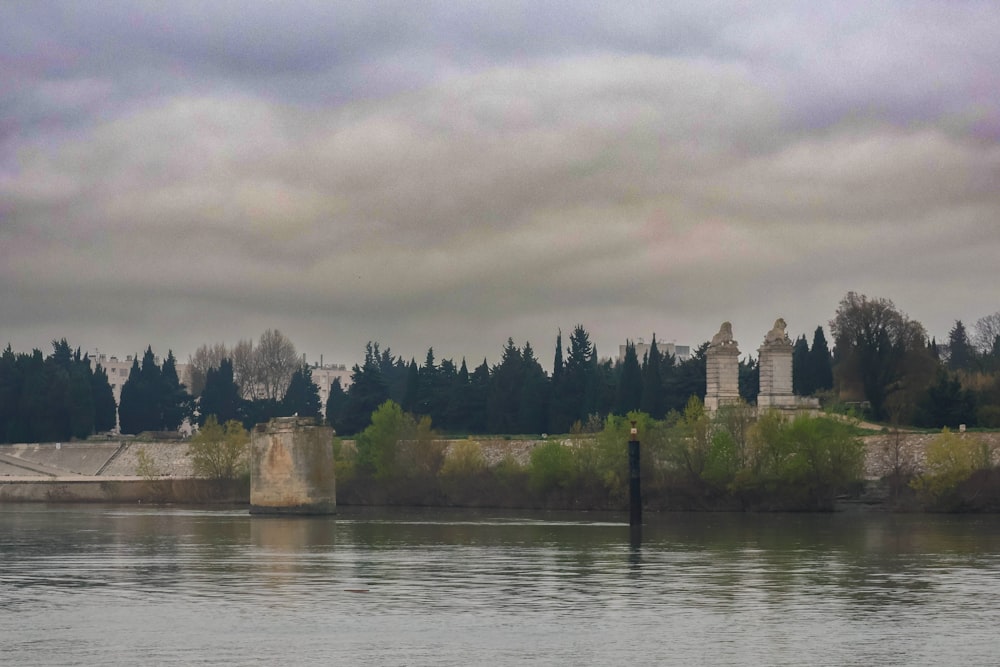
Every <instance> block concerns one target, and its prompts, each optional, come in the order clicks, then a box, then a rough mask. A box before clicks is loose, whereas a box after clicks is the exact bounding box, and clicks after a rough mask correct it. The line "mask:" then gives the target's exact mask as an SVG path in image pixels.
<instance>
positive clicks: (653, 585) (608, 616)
mask: <svg viewBox="0 0 1000 667" xmlns="http://www.w3.org/2000/svg"><path fill="white" fill-rule="evenodd" d="M624 519H625V517H623V516H620V515H603V514H597V515H594V514H541V513H534V514H525V513H509V512H508V513H470V512H467V511H441V510H436V511H409V512H401V511H394V510H370V509H369V510H364V511H361V510H357V509H345V510H344V511H343V512H342V513H341V514H340V515H338V516H337V517H331V518H298V519H278V518H262V517H254V518H251V517H250V516H248V515H247V513H246V512H245V511H239V510H234V511H211V510H196V509H178V508H147V507H122V506H45V505H0V646H2V653H0V661H2V663H3V664H4V665H19V666H20V665H70V664H81V665H115V664H120V665H134V664H213V665H215V664H241V665H246V664H261V665H298V664H341V665H477V664H485V665H491V666H497V665H516V664H527V663H530V664H551V665H583V664H591V665H697V664H714V665H802V664H815V665H931V664H940V665H951V664H955V665H995V664H1000V517H995V516H994V517H985V518H984V517H949V516H882V515H845V514H839V515H773V516H771V515H768V516H746V515H718V514H695V515H688V514H680V515H665V516H660V517H647V519H648V523H647V525H646V526H645V528H644V530H643V534H642V541H641V543H637V542H635V541H634V540H633V539H631V537H630V532H629V529H628V526H627V525H625V523H623V520H624Z"/></svg>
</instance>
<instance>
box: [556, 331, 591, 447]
mask: <svg viewBox="0 0 1000 667" xmlns="http://www.w3.org/2000/svg"><path fill="white" fill-rule="evenodd" d="M596 370H597V364H596V358H595V354H594V348H593V345H592V344H591V342H590V334H589V333H587V330H586V329H584V328H583V325H582V324H578V325H576V327H574V328H573V333H572V334H570V337H569V350H568V355H567V357H566V365H565V366H564V368H563V374H564V387H563V391H562V396H563V400H564V401H565V410H566V412H565V414H564V418H566V419H568V420H569V423H565V422H563V423H562V424H560V426H562V428H561V429H560V431H559V432H566V431H568V430H569V428H570V427H571V426H572V425H573V423H574V422H577V421H580V422H583V421H586V419H587V416H588V415H589V414H590V413H591V412H592V411H593V410H594V409H595V407H596V406H595V405H593V403H592V401H593V393H592V388H593V387H594V385H595V379H596V378H595V375H596ZM588 390H590V391H588Z"/></svg>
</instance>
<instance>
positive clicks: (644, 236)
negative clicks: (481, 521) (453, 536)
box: [0, 3, 1000, 364]
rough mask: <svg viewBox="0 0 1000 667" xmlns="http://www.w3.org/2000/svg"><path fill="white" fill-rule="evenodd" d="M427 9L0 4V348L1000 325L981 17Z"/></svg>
mask: <svg viewBox="0 0 1000 667" xmlns="http://www.w3.org/2000/svg"><path fill="white" fill-rule="evenodd" d="M422 7H423V9H422V10H421V11H417V10H416V9H415V8H416V5H414V4H412V3H398V4H394V3H388V4H383V5H377V6H367V5H359V4H357V3H345V4H343V5H337V4H331V3H315V4H314V3H292V4H290V5H289V4H285V3H280V4H275V3H250V4H246V3H235V4H227V3H212V4H210V5H204V3H190V4H188V3H168V4H164V5H153V6H151V7H149V6H136V7H128V6H123V5H120V4H118V3H109V4H103V3H88V4H86V5H80V4H78V3H68V4H62V3H24V4H20V3H11V4H7V5H5V6H4V7H3V8H0V25H3V26H4V27H3V28H0V32H2V34H0V43H2V44H5V45H6V46H4V47H2V51H3V53H2V55H0V58H2V61H0V65H2V68H0V69H2V71H4V72H5V74H4V75H0V76H2V77H3V78H2V80H0V99H2V100H4V101H3V102H0V313H2V322H3V325H2V328H0V334H3V337H4V338H6V339H7V341H10V342H11V343H12V344H13V345H14V347H15V349H21V350H23V349H27V348H30V347H33V346H38V347H43V348H44V347H45V346H47V344H48V341H49V340H51V339H52V338H54V337H62V336H66V337H68V338H69V339H70V342H71V343H72V344H74V345H81V346H83V347H85V348H91V349H92V348H94V347H100V348H101V349H102V351H108V352H114V353H121V354H125V353H131V352H135V351H137V350H139V349H141V348H143V347H145V345H147V344H152V345H153V347H154V349H156V350H157V351H165V350H166V348H172V349H174V350H175V352H176V353H178V354H179V355H180V356H182V357H184V356H186V355H187V354H188V353H190V352H193V350H194V349H195V348H196V347H197V346H198V345H200V344H201V343H210V342H214V341H226V342H230V343H232V342H235V341H236V340H237V339H239V338H245V337H255V336H257V335H258V334H259V333H260V332H261V331H263V330H264V329H265V328H269V327H278V328H280V329H282V330H283V331H284V332H285V333H287V334H288V335H289V336H290V337H291V338H292V340H293V341H294V342H295V343H296V344H297V346H298V347H299V348H300V349H301V350H303V351H306V352H308V353H309V354H310V356H311V357H312V358H315V357H317V356H318V355H319V354H320V353H323V354H324V355H325V359H326V360H328V361H342V362H344V363H349V364H350V363H353V362H355V361H356V360H357V358H358V357H359V355H360V354H361V352H362V350H363V345H364V342H365V341H367V340H369V339H376V340H381V341H382V342H383V344H384V345H391V346H392V348H393V350H394V351H396V352H398V353H400V354H403V355H405V356H406V357H409V356H415V357H417V358H421V357H422V356H423V352H424V351H425V350H426V348H427V347H428V346H431V345H433V346H434V347H435V350H436V352H437V354H438V357H439V358H440V357H442V356H443V357H454V358H456V359H460V358H461V357H463V356H464V357H467V358H468V359H469V360H470V363H472V362H475V363H478V361H480V360H481V359H482V358H483V357H487V358H488V359H489V360H490V361H491V362H492V361H495V360H496V358H497V357H498V356H499V350H500V348H501V346H502V344H503V342H504V341H505V340H506V338H507V337H508V336H512V337H514V339H515V340H516V341H517V342H519V343H521V342H523V341H525V340H530V341H531V343H532V344H533V346H534V347H535V348H536V350H538V351H539V354H540V356H542V358H543V360H548V359H550V358H551V346H552V344H553V343H554V339H555V333H556V331H557V329H558V328H559V327H561V328H563V329H564V330H566V329H569V328H571V327H572V326H573V325H574V324H576V323H577V322H580V323H583V324H584V325H585V326H586V327H587V328H588V330H590V331H591V332H592V334H593V337H594V339H595V340H596V342H597V344H598V348H599V351H601V352H602V353H603V354H608V355H611V354H613V353H614V352H616V350H617V346H618V344H619V343H622V342H624V339H625V338H626V337H628V338H637V337H639V336H644V337H647V338H648V337H649V336H650V335H651V334H652V333H653V332H654V331H655V332H656V334H657V335H658V337H659V338H661V339H666V340H676V341H677V342H679V343H690V344H692V345H696V344H698V343H699V342H701V341H703V340H706V339H708V338H709V337H711V335H712V333H714V332H715V331H716V330H717V329H718V325H719V323H720V322H721V321H722V320H731V321H732V322H733V324H734V329H735V333H736V335H737V338H738V339H739V340H740V342H741V343H742V349H743V350H744V351H745V352H750V351H752V350H753V349H754V348H756V347H757V345H758V344H759V342H760V340H761V339H762V337H763V334H764V332H765V331H767V329H768V328H769V327H770V325H771V323H772V322H773V320H774V319H775V318H776V317H778V316H779V315H780V316H782V317H784V318H785V319H786V320H787V321H788V322H789V325H790V330H791V332H793V333H800V332H801V333H809V334H811V332H812V329H813V328H814V327H815V326H817V325H820V324H825V323H826V322H827V321H828V320H829V319H830V318H831V317H832V315H833V311H834V310H835V308H836V305H837V302H838V301H839V299H840V298H841V297H842V296H843V295H844V293H846V292H847V291H848V290H856V291H861V292H865V293H868V294H869V295H872V296H883V297H888V298H892V299H893V300H894V301H895V302H896V303H897V305H898V306H900V307H901V308H902V309H903V310H905V311H907V312H908V313H909V314H910V316H911V317H913V318H915V319H918V320H920V321H922V322H924V324H925V325H926V326H927V328H928V329H929V331H930V332H931V333H932V334H934V335H937V336H938V337H939V338H940V337H943V336H945V335H946V334H947V330H948V329H949V328H950V326H951V324H952V322H953V321H954V320H955V319H963V320H965V321H966V322H967V323H971V322H972V321H974V320H975V319H976V318H978V317H980V316H982V315H985V314H988V313H991V312H994V311H996V310H997V309H998V307H1000V268H998V263H997V261H996V257H998V256H1000V215H998V213H1000V188H998V184H1000V109H998V106H1000V103H998V101H997V100H998V99H1000V97H997V95H996V92H997V91H998V90H1000V74H998V72H1000V68H998V67H997V65H998V64H1000V47H998V46H997V44H996V40H995V35H996V34H998V33H1000V20H998V18H997V17H996V16H994V15H995V14H996V12H992V11H989V7H988V5H986V4H985V3H984V4H977V3H963V4H962V5H957V4H948V5H940V4H939V3H932V4H926V5H924V4H920V3H900V4H898V5H894V4H889V3H880V4H879V5H876V6H875V7H877V11H876V10H875V9H873V8H872V7H870V6H869V5H867V4H860V5H857V6H853V7H852V6H845V5H843V4H838V5H835V6H834V7H835V8H827V9H808V8H807V9H803V8H802V6H801V5H795V4H785V3H773V4H771V5H769V6H767V7H762V6H756V5H755V7H754V11H753V12H752V13H750V12H748V11H747V10H746V9H743V8H742V7H743V6H742V5H741V4H738V3H736V4H732V5H729V4H726V3H719V4H712V3H705V4H702V3H697V4H692V5H691V6H690V7H687V8H681V9H674V10H664V11H662V12H661V13H653V14H646V13H643V12H636V11H635V10H615V9H609V8H608V7H607V6H605V5H596V4H595V5H580V7H579V11H577V12H575V13H574V14H573V15H568V14H565V15H564V14H556V13H554V10H553V8H552V7H550V6H549V5H535V4H507V3H503V4H502V5H501V6H500V7H497V6H495V3H484V4H482V5H479V4H476V3H468V4H463V5H461V6H460V8H459V9H456V8H455V7H454V6H453V5H452V4H451V3H445V4H441V5H435V4H431V5H427V6H422ZM7 341H4V342H7Z"/></svg>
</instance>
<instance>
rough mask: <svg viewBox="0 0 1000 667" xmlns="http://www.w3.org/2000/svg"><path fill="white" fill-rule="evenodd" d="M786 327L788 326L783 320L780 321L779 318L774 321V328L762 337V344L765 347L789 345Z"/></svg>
mask: <svg viewBox="0 0 1000 667" xmlns="http://www.w3.org/2000/svg"><path fill="white" fill-rule="evenodd" d="M787 326H788V325H787V324H785V320H784V319H782V318H780V317H779V318H778V319H776V320H775V321H774V326H773V327H772V328H771V330H770V331H768V332H767V334H766V335H765V336H764V344H765V345H773V344H775V343H777V344H781V345H785V344H788V345H790V344H791V341H790V340H789V339H788V334H786V333H785V328H786V327H787Z"/></svg>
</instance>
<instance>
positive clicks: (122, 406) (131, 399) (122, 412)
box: [118, 358, 145, 434]
mask: <svg viewBox="0 0 1000 667" xmlns="http://www.w3.org/2000/svg"><path fill="white" fill-rule="evenodd" d="M140 375H141V370H140V368H139V359H138V358H135V359H133V360H132V368H131V369H130V370H129V372H128V379H127V380H125V384H123V385H122V391H121V395H120V398H119V401H118V426H119V428H120V429H121V432H122V433H133V434H134V433H139V432H140V431H142V430H144V429H143V427H144V424H145V422H144V415H143V405H142V402H143V400H144V397H143V396H142V393H141V391H142V389H141V387H140V384H141V379H140Z"/></svg>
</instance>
